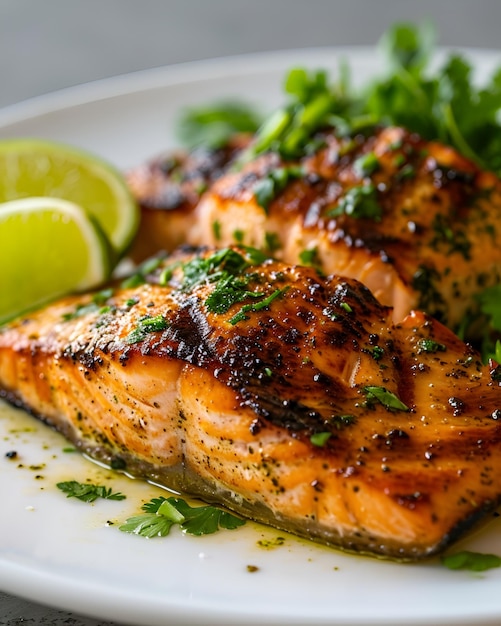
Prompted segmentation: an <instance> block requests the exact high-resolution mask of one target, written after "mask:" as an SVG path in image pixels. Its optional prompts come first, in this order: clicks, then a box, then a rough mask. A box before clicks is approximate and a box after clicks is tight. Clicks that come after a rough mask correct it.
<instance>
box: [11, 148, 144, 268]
mask: <svg viewBox="0 0 501 626" xmlns="http://www.w3.org/2000/svg"><path fill="white" fill-rule="evenodd" d="M0 172H1V175H0V202H8V201H11V200H17V199H19V198H28V197H33V196H45V197H52V198H62V199H64V200H69V201H70V202H74V203H75V204H78V205H79V206H81V207H82V208H83V209H85V210H86V211H87V212H88V213H89V214H90V215H92V216H93V217H94V218H95V219H96V220H97V221H98V222H99V225H100V226H101V228H102V229H103V231H104V233H105V234H106V236H107V237H108V239H109V241H110V242H111V245H112V246H113V248H114V249H115V251H116V253H117V256H118V257H120V256H122V255H123V253H124V251H125V250H126V249H127V247H128V246H129V244H130V243H131V241H132V238H133V236H134V234H135V232H136V229H137V225H138V220H139V212H138V208H137V205H136V203H135V201H134V199H133V197H132V195H131V193H130V192H129V189H128V187H127V185H126V183H125V181H124V179H123V176H122V175H121V173H120V172H119V171H118V170H116V169H114V168H113V167H112V166H111V165H110V164H108V163H106V162H105V161H103V160H101V159H100V158H98V157H96V156H94V155H91V154H89V153H87V152H84V151H82V150H78V149H76V148H73V147H70V146H66V145H64V144H60V143H54V142H50V141H44V140H39V139H12V140H5V141H0Z"/></svg>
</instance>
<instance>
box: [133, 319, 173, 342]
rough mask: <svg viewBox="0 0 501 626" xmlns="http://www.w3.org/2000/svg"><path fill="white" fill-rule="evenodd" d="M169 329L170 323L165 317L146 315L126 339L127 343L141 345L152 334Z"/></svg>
mask: <svg viewBox="0 0 501 626" xmlns="http://www.w3.org/2000/svg"><path fill="white" fill-rule="evenodd" d="M168 327H169V323H168V322H167V320H166V319H165V317H164V316H163V315H156V316H155V317H152V316H151V315H145V316H144V317H142V318H140V319H139V321H138V322H137V325H136V328H134V329H133V330H131V332H130V333H129V334H128V335H127V337H126V342H127V343H139V342H141V341H143V340H144V339H146V337H147V336H148V335H149V334H150V333H156V332H160V331H162V330H165V329H166V328H168Z"/></svg>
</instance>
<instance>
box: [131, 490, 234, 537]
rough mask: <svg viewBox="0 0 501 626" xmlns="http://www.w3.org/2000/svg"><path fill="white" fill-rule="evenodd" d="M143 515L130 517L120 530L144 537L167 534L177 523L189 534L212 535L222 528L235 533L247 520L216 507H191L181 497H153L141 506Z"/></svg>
mask: <svg viewBox="0 0 501 626" xmlns="http://www.w3.org/2000/svg"><path fill="white" fill-rule="evenodd" d="M141 508H142V509H143V511H146V513H144V514H143V515H136V516H134V517H130V518H129V519H127V520H126V521H125V523H124V524H122V525H121V526H120V527H119V530H121V531H123V532H127V533H134V534H136V535H141V536H142V537H148V538H152V537H163V536H165V535H168V534H169V532H170V529H171V528H172V526H173V525H174V524H179V527H180V528H181V530H182V531H183V532H185V533H187V534H190V535H197V536H201V535H209V534H212V533H215V532H216V531H218V530H220V529H222V528H223V529H227V530H234V529H235V528H238V527H240V526H243V525H244V524H245V520H243V519H240V518H239V517H236V516H235V515H232V514H231V513H228V512H227V511H224V510H223V509H220V508H218V507H214V506H209V505H207V506H197V507H192V506H190V505H189V504H188V503H187V502H186V501H185V500H183V499H182V498H178V497H170V498H164V497H159V498H153V499H152V500H150V501H149V502H146V503H145V504H143V506H142V507H141Z"/></svg>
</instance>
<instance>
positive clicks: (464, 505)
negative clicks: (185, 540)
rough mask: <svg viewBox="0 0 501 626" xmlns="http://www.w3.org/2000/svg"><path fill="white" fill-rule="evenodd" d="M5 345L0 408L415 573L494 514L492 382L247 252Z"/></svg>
mask: <svg viewBox="0 0 501 626" xmlns="http://www.w3.org/2000/svg"><path fill="white" fill-rule="evenodd" d="M150 270H151V273H149V274H145V273H143V274H141V275H139V276H135V277H132V278H131V279H129V280H128V282H127V284H126V285H123V284H122V285H120V286H116V287H114V288H113V289H110V290H108V291H105V292H99V293H97V294H90V295H79V296H73V297H68V298H65V299H63V300H61V301H59V302H57V303H55V304H52V305H49V306H47V307H46V308H44V309H42V310H40V311H38V312H34V313H33V314H31V315H29V316H28V317H25V318H23V319H19V320H18V321H16V322H13V323H11V324H10V325H8V326H6V327H4V328H3V330H2V332H1V333H0V387H1V389H2V392H1V395H2V396H3V397H4V398H6V399H7V400H9V401H11V402H14V403H16V404H18V405H20V406H23V407H25V408H27V409H28V410H30V411H31V412H32V413H34V414H35V415H37V416H39V417H41V418H42V419H43V420H45V421H46V422H47V423H48V424H50V425H52V426H53V427H55V428H56V429H57V430H59V431H61V432H62V433H64V435H66V437H68V438H69V439H70V440H71V441H73V442H74V443H75V444H76V445H77V446H78V447H79V448H80V449H81V450H82V451H84V452H86V453H88V454H89V455H91V456H92V457H95V458H96V459H99V460H101V461H104V462H106V463H108V464H112V465H114V466H116V465H121V466H122V467H125V468H126V469H127V471H128V472H130V473H131V474H134V475H136V476H140V477H143V478H147V479H151V480H153V481H155V482H156V483H161V484H163V485H165V486H167V487H170V488H173V489H176V490H180V491H184V492H188V493H191V494H194V495H198V496H201V497H203V498H204V499H206V500H208V501H213V502H217V503H221V504H224V505H226V506H227V507H229V508H230V509H232V510H234V511H236V512H237V513H240V514H242V515H244V516H247V517H249V518H252V519H255V520H258V521H261V522H264V523H267V524H271V525H273V526H276V527H277V528H280V529H284V530H287V531H291V532H293V533H297V534H299V535H302V536H305V537H308V538H310V539H314V540H318V541H320V542H324V543H326V544H329V545H332V546H338V547H341V548H344V549H348V550H354V551H359V552H362V553H367V554H372V555H378V556H383V557H395V558H398V559H410V560H414V559H419V558H422V557H426V556H427V555H431V554H434V553H436V552H438V551H440V550H441V549H443V548H444V547H445V546H447V545H448V544H449V543H450V542H451V541H453V540H454V539H455V538H457V537H458V536H459V535H460V534H461V533H462V532H463V531H465V530H466V529H467V528H468V527H470V526H471V525H472V524H473V523H474V522H475V521H476V520H477V519H478V518H480V517H481V516H482V515H484V514H485V513H486V512H487V511H490V510H492V509H493V508H494V507H495V506H496V505H497V504H498V502H499V500H500V495H501V419H500V418H501V390H500V387H499V384H500V383H499V380H500V379H501V371H500V368H499V367H497V366H496V365H495V364H494V363H492V364H491V366H490V367H488V366H483V365H482V364H481V362H480V360H479V355H478V354H477V353H476V352H474V351H473V349H472V348H470V347H468V346H467V345H465V344H463V343H462V342H461V341H460V340H459V339H458V338H457V337H456V336H455V335H454V334H452V332H451V331H449V330H448V329H446V328H445V327H444V326H443V325H441V324H440V323H439V322H437V321H435V320H433V319H432V318H431V317H429V316H427V315H425V314H423V313H418V312H413V313H411V314H410V315H409V316H408V317H406V318H405V319H404V320H403V321H402V322H401V323H399V324H396V325H395V324H394V323H393V322H392V312H391V309H389V308H388V307H385V306H383V305H381V304H380V303H378V301H377V300H376V299H375V298H374V297H373V296H372V294H371V293H370V291H369V290H368V289H367V288H366V287H365V286H363V285H362V284H361V283H359V282H358V281H356V280H354V279H350V278H340V277H337V276H331V277H329V278H324V277H322V276H321V275H319V274H318V273H317V272H316V270H315V269H314V268H308V267H301V266H290V265H286V264H283V263H281V262H278V261H272V260H264V258H263V257H262V254H261V253H259V252H258V251H256V250H251V249H243V248H242V249H240V248H238V249H237V248H226V249H221V250H218V251H212V250H206V251H205V252H203V253H200V254H191V253H183V254H181V253H179V254H177V256H174V257H171V258H167V259H165V260H162V261H160V260H159V261H158V262H157V267H156V268H153V267H150Z"/></svg>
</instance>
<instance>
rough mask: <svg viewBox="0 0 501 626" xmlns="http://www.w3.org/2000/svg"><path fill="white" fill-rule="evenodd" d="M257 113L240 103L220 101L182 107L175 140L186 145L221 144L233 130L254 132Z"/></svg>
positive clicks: (211, 146)
mask: <svg viewBox="0 0 501 626" xmlns="http://www.w3.org/2000/svg"><path fill="white" fill-rule="evenodd" d="M259 124H260V116H259V115H258V114H257V112H256V111H255V110H254V108H253V107H251V106H249V105H247V104H244V103H242V102H222V103H219V104H215V105H213V106H210V107H197V108H191V109H188V110H186V111H185V112H184V113H183V114H182V116H181V118H180V120H179V123H178V125H177V133H178V136H179V139H180V140H181V141H182V143H184V144H185V145H187V146H188V147H190V148H194V147H196V146H200V145H203V146H207V147H208V148H212V149H217V148H221V147H222V146H224V145H225V144H226V143H227V141H228V140H229V139H230V138H231V137H232V136H233V135H235V133H254V132H255V131H256V130H257V128H258V126H259Z"/></svg>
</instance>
